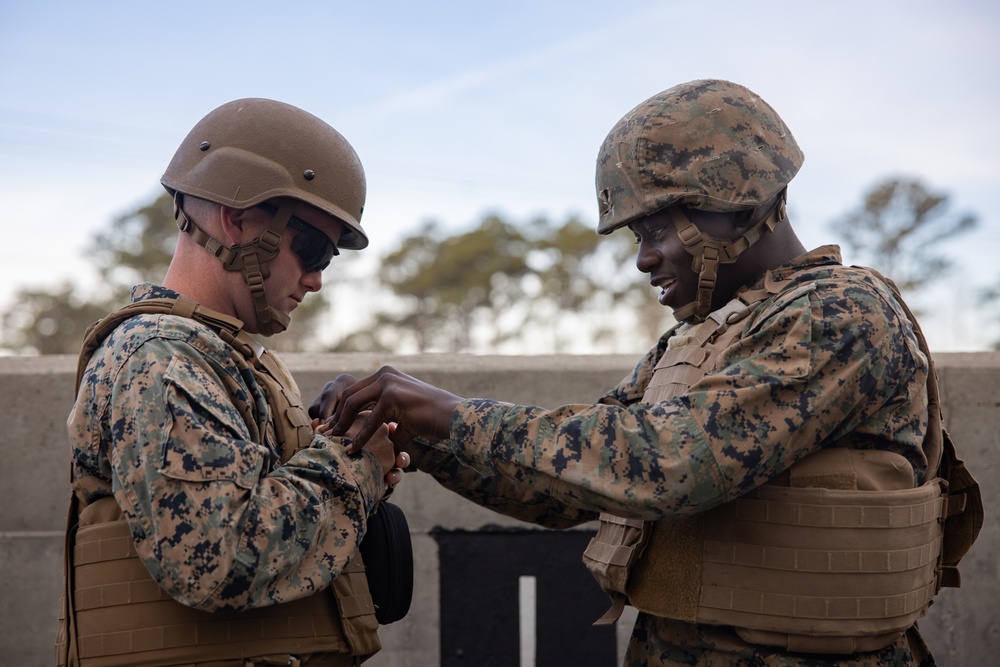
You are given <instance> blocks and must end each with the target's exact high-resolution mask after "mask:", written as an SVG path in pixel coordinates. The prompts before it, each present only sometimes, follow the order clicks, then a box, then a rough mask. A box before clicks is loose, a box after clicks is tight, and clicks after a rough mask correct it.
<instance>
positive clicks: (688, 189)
mask: <svg viewBox="0 0 1000 667" xmlns="http://www.w3.org/2000/svg"><path fill="white" fill-rule="evenodd" d="M803 159H804V156H803V154H802V151H801V150H800V149H799V147H798V144H796V143H795V138H794V137H793V136H792V133H791V131H790V130H789V129H788V127H787V126H786V125H785V123H784V121H782V120H781V118H780V117H779V116H778V114H777V113H776V112H775V111H774V109H772V108H771V107H770V106H769V105H768V104H767V102H765V101H764V100H762V99H761V98H760V97H759V96H757V95H756V94H755V93H753V92H752V91H750V90H748V89H747V88H745V87H743V86H740V85H738V84H735V83H730V82H729V81H720V80H714V79H708V80H699V81H691V82H689V83H684V84H681V85H679V86H674V87H673V88H670V89H668V90H665V91H663V92H662V93H659V94H657V95H654V96H653V97H651V98H649V99H648V100H646V101H645V102H643V103H642V104H640V105H639V106H637V107H636V108H635V109H633V110H632V111H630V112H629V113H627V114H626V115H625V116H624V117H623V118H622V119H621V120H619V121H618V123H617V124H616V125H615V126H614V127H613V128H612V129H611V132H610V133H608V136H607V138H606V139H605V140H604V143H603V144H602V145H601V150H600V153H599V154H598V158H597V179H596V180H597V200H598V206H599V209H600V220H599V222H598V226H597V231H598V232H599V233H601V234H610V233H611V232H612V231H614V230H616V229H618V228H619V227H622V226H624V225H627V224H629V223H630V222H633V221H635V220H637V219H639V218H642V217H644V216H647V215H651V214H653V213H657V212H658V211H662V210H664V209H666V210H667V212H668V213H669V215H670V217H671V219H672V220H673V222H674V225H675V226H676V228H677V231H678V233H679V235H680V238H681V240H682V241H683V243H684V246H685V248H686V249H687V251H688V252H689V253H691V255H692V256H693V257H694V260H693V264H692V267H693V270H694V271H696V272H697V273H698V274H699V280H698V297H697V300H696V301H694V302H692V303H690V304H687V305H685V306H683V307H681V308H679V309H677V310H676V311H675V312H674V316H675V317H676V318H677V319H678V320H687V319H693V320H694V321H701V320H703V319H704V318H705V317H706V316H707V315H708V313H709V311H710V308H711V302H712V292H713V290H714V289H715V281H716V276H717V272H718V265H719V264H720V263H721V264H730V263H732V262H735V261H736V258H737V257H738V256H739V254H740V253H742V252H743V251H744V250H746V249H747V248H748V247H750V246H751V245H752V244H753V243H754V242H756V241H757V239H758V238H760V234H761V233H763V231H764V230H765V228H766V230H767V231H770V230H772V229H774V226H775V225H776V224H778V222H780V221H781V220H783V219H784V218H785V206H784V204H785V188H786V187H787V185H788V183H789V181H791V180H792V178H793V177H794V176H795V174H796V173H797V172H798V170H799V168H800V167H801V166H802V162H803ZM769 202H773V207H772V208H771V209H770V210H769V211H768V213H767V215H766V216H764V217H763V218H762V219H761V220H760V221H759V222H757V223H756V224H755V225H754V226H753V227H752V228H751V229H750V230H748V231H747V232H746V233H745V234H743V235H742V236H741V237H740V238H738V239H735V240H729V239H717V238H713V237H710V236H707V235H703V234H702V233H701V231H700V230H699V229H698V228H697V227H696V226H695V225H694V224H693V223H691V221H690V220H689V219H688V217H687V216H686V215H685V214H684V211H683V210H682V209H681V208H680V205H683V206H687V207H691V208H696V209H701V210H705V211H718V212H736V211H744V210H748V209H754V208H757V207H758V206H762V205H764V204H768V203H769Z"/></svg>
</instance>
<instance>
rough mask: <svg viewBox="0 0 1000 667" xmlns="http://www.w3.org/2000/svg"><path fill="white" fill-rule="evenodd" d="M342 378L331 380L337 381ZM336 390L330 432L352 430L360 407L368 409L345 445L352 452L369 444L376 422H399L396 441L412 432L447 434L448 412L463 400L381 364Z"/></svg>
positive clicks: (433, 434) (401, 440)
mask: <svg viewBox="0 0 1000 667" xmlns="http://www.w3.org/2000/svg"><path fill="white" fill-rule="evenodd" d="M342 377H344V376H341V378H342ZM341 378H337V380H335V381H334V382H335V383H336V382H339V381H340V380H341ZM328 386H329V384H328ZM337 391H338V392H339V399H338V400H337V401H336V404H335V407H334V408H333V413H332V415H331V417H332V419H331V420H330V423H331V425H332V426H331V427H330V432H331V433H333V434H335V435H343V434H345V433H347V432H348V431H353V425H354V423H355V420H356V419H357V418H358V417H359V415H360V414H361V413H362V412H363V411H368V416H367V417H366V418H364V421H363V424H362V426H361V429H360V430H359V431H357V432H356V434H355V435H354V436H353V438H352V442H351V444H350V446H349V447H348V449H347V451H348V452H351V453H353V452H356V451H358V450H359V449H360V448H361V447H364V446H365V445H366V444H368V442H369V441H370V439H371V437H372V436H373V435H374V434H375V432H376V431H377V430H378V428H379V425H380V424H383V423H386V422H395V423H397V424H399V429H398V431H397V430H394V431H393V433H394V434H395V437H394V438H393V440H394V441H396V442H398V443H399V444H403V443H405V442H406V441H408V440H410V439H411V438H413V437H414V436H429V437H434V438H447V437H448V435H449V433H450V432H451V415H452V413H453V412H454V411H455V408H456V407H457V406H458V404H459V403H461V402H462V398H461V397H459V396H456V395H455V394H452V393H451V392H449V391H445V390H444V389H439V388H438V387H435V386H434V385H431V384H427V383H426V382H423V381H421V380H418V379H416V378H414V377H410V376H409V375H406V374H405V373H401V372H399V371H398V370H396V369H395V368H392V367H391V366H383V367H382V368H380V369H379V370H378V371H377V372H375V373H373V374H372V375H369V376H368V377H366V378H364V379H362V380H357V381H356V382H354V383H352V384H350V385H348V386H345V387H343V388H342V389H338V390H337ZM325 393H326V389H325V388H324V394H325Z"/></svg>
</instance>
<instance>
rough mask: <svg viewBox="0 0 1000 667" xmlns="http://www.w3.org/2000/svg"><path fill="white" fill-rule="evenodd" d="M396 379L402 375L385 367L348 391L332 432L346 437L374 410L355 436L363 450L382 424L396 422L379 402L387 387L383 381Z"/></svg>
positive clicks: (336, 410)
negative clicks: (359, 419)
mask: <svg viewBox="0 0 1000 667" xmlns="http://www.w3.org/2000/svg"><path fill="white" fill-rule="evenodd" d="M393 375H401V374H400V373H399V371H397V370H396V369H395V368H392V367H391V366H383V367H382V368H380V369H379V370H378V371H376V372H375V373H373V374H372V375H369V376H368V377H366V378H364V379H362V380H358V381H356V382H355V383H353V384H352V385H350V386H349V387H345V388H344V389H343V390H342V392H341V394H340V400H339V401H338V402H337V405H336V407H335V408H334V409H333V411H332V414H331V416H332V417H333V419H332V420H331V421H332V424H333V426H332V432H333V433H334V434H335V435H343V434H344V433H346V432H347V429H349V428H350V426H351V425H352V424H353V423H354V421H355V419H357V417H358V414H359V413H360V412H361V411H363V410H367V409H370V410H371V412H370V414H369V415H368V417H367V419H366V420H365V423H364V424H363V425H362V427H361V430H360V431H359V432H358V433H357V434H356V435H355V436H354V441H355V442H356V443H357V447H363V446H364V444H365V443H366V442H368V439H369V438H370V437H371V436H372V435H373V434H374V433H375V431H376V430H377V429H378V428H379V426H380V425H381V424H383V423H386V422H390V421H395V419H396V415H393V414H386V407H385V405H384V403H383V402H381V401H379V399H380V398H381V396H382V393H383V386H384V384H385V381H384V380H383V378H384V377H387V376H393Z"/></svg>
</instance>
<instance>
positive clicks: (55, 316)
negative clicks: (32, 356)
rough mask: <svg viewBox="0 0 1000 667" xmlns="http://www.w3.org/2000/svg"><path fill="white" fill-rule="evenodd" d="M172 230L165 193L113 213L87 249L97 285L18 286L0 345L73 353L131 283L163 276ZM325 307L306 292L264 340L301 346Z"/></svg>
mask: <svg viewBox="0 0 1000 667" xmlns="http://www.w3.org/2000/svg"><path fill="white" fill-rule="evenodd" d="M177 233H178V231H177V225H176V223H175V222H174V214H173V201H172V199H171V197H170V195H168V194H167V193H166V192H164V193H163V194H162V195H160V196H159V197H157V198H156V199H154V200H153V201H152V202H149V203H148V204H145V205H143V206H140V207H139V208H137V209H135V210H133V211H130V212H128V213H125V214H124V215H120V216H118V217H116V218H114V219H113V220H112V221H111V223H110V225H109V226H108V228H107V229H105V230H101V231H99V232H97V233H96V234H95V235H94V238H93V240H92V242H91V244H90V246H89V247H88V249H87V255H88V256H89V257H92V258H93V266H94V269H95V270H96V272H97V274H98V276H100V278H101V284H102V287H101V288H99V289H98V290H97V291H96V292H95V293H91V294H85V293H83V292H81V291H80V290H79V288H77V287H76V286H74V285H71V284H69V283H66V284H64V285H62V286H60V287H59V288H57V289H56V290H54V291H46V290H43V289H37V288H28V289H24V290H21V291H19V292H18V293H17V294H16V295H15V297H14V304H13V306H12V307H11V308H10V309H9V310H8V312H7V313H6V314H5V315H4V317H3V320H2V322H3V330H2V332H0V344H2V345H3V346H4V347H7V348H9V349H11V350H16V351H21V352H34V353H36V354H76V353H77V352H79V349H80V344H81V342H82V341H83V334H84V332H85V331H86V329H87V327H88V326H89V325H90V324H91V323H92V322H94V321H96V320H97V319H99V318H100V317H101V316H103V315H105V314H107V313H109V312H111V311H112V310H115V309H116V308H117V307H119V306H121V305H124V304H126V303H128V301H129V289H130V288H131V286H132V285H135V284H137V283H142V282H157V283H158V282H160V281H162V280H163V276H164V275H165V274H166V272H167V267H168V266H169V265H170V258H171V257H172V256H173V250H174V244H175V242H176V238H177ZM327 307H328V304H327V302H326V300H325V298H324V297H323V295H322V294H312V295H310V297H309V298H308V299H307V300H306V301H305V302H304V303H303V304H302V305H301V306H299V307H298V308H297V309H296V311H295V317H294V318H293V320H292V325H291V326H290V328H289V330H288V331H287V332H285V333H283V334H279V335H278V336H273V337H271V338H269V339H267V345H268V346H269V347H272V348H275V349H279V350H288V349H301V347H303V346H304V345H306V344H307V343H308V341H309V340H310V339H311V338H312V337H313V335H314V333H315V327H316V325H317V321H318V317H319V316H320V315H321V314H322V313H323V311H324V310H326V308H327Z"/></svg>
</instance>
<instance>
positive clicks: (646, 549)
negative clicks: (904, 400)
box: [584, 272, 983, 653]
mask: <svg viewBox="0 0 1000 667" xmlns="http://www.w3.org/2000/svg"><path fill="white" fill-rule="evenodd" d="M872 273H873V274H874V275H876V277H878V278H880V279H882V280H885V279H883V278H881V276H878V274H875V273H874V272H872ZM885 282H886V283H887V284H888V285H889V286H890V288H891V289H893V291H894V292H895V287H894V286H893V285H892V284H891V283H889V282H888V281H885ZM781 287H782V284H781V283H769V284H767V285H765V287H764V288H763V289H762V290H760V291H758V292H754V293H750V292H746V293H743V294H741V295H740V296H738V297H737V298H736V299H734V300H733V301H731V302H730V303H729V304H727V305H726V306H724V307H723V308H721V309H719V310H718V311H716V312H715V313H712V314H711V315H710V316H709V318H708V319H707V320H706V321H705V322H704V323H702V324H700V325H696V326H695V327H694V328H692V329H689V330H686V331H683V332H681V331H678V330H675V334H674V336H673V337H672V338H673V339H677V340H675V341H672V342H673V344H671V345H668V349H667V351H666V352H665V353H664V354H663V357H661V359H660V360H659V362H658V363H657V365H656V367H655V368H654V371H653V375H652V378H651V379H650V382H649V385H648V386H647V389H646V392H645V394H644V396H643V398H642V402H643V403H655V402H658V401H663V400H668V399H670V398H673V397H675V396H679V395H681V394H683V393H685V392H686V391H687V390H688V388H689V387H690V386H691V385H692V384H694V383H695V382H697V381H698V380H699V379H701V378H702V377H704V376H705V375H706V374H707V373H708V372H709V371H710V370H712V369H713V368H714V366H715V363H716V360H717V359H718V357H719V355H720V354H721V353H722V351H723V350H725V349H726V348H727V347H728V346H729V345H731V344H732V343H733V342H735V340H736V339H737V338H738V337H739V334H740V331H741V329H742V326H741V323H742V322H743V320H745V318H746V317H747V316H749V314H750V312H751V311H752V310H753V308H754V306H755V305H757V304H758V303H760V302H761V301H762V300H764V299H766V298H768V297H769V296H771V295H773V294H777V293H778V292H780V291H781ZM896 294H897V298H899V297H898V293H896ZM899 301H900V303H902V299H899ZM904 308H905V305H904ZM912 319H913V318H912V316H911V320H912ZM914 322H915V321H914ZM914 326H915V327H916V325H915V324H914ZM917 336H918V338H919V340H920V344H921V348H922V349H923V351H924V352H925V353H926V354H927V357H928V359H930V354H929V353H928V351H927V348H926V343H925V342H924V339H923V336H922V334H921V333H920V332H919V329H918V330H917ZM928 398H929V403H930V405H929V413H930V423H929V426H928V435H927V438H926V439H925V442H924V450H925V453H926V454H927V458H928V461H929V466H928V473H927V478H928V481H927V482H926V483H925V484H923V485H921V486H919V487H917V488H913V470H912V467H911V466H910V465H909V463H908V462H907V461H906V459H905V458H904V457H902V456H899V455H897V454H893V453H891V452H886V451H868V450H864V451H862V450H854V449H848V448H846V447H831V448H828V449H824V450H822V451H820V452H817V453H816V454H813V455H811V456H809V457H807V458H806V459H804V460H803V461H801V462H799V463H798V464H796V465H794V466H793V467H792V468H791V469H790V470H789V471H788V473H787V474H784V475H781V476H780V477H779V478H778V479H776V480H772V481H771V482H769V483H767V484H764V485H763V486H761V487H759V488H757V489H755V490H754V491H752V492H750V493H748V494H746V495H744V496H742V497H740V498H738V499H736V500H734V501H732V502H729V503H726V504H724V505H722V506H720V507H717V508H714V509H712V510H709V511H707V512H703V513H699V514H695V515H689V516H679V517H675V518H672V519H666V520H662V521H655V522H644V521H639V520H632V519H623V518H621V517H616V516H612V515H609V514H602V515H601V523H600V526H599V529H598V532H597V535H596V536H595V537H594V538H593V539H592V540H591V542H590V545H589V546H588V547H587V550H586V552H585V553H584V563H585V564H586V565H587V568H588V569H589V570H590V571H591V573H592V574H593V575H594V576H595V578H596V579H597V581H598V583H599V584H600V585H601V587H602V588H603V589H604V590H605V591H607V592H608V594H609V595H610V596H611V599H612V602H613V604H612V607H611V609H610V610H609V611H608V612H607V613H606V614H605V615H604V617H602V618H601V619H599V620H598V621H597V623H596V624H606V623H612V622H614V621H615V620H616V619H617V618H618V617H619V616H620V614H621V611H622V608H623V607H624V605H625V604H631V605H632V606H634V607H636V608H637V609H639V610H640V611H643V612H646V613H650V614H653V615H656V616H661V617H665V618H671V619H676V620H681V621H686V622H689V623H706V624H712V625H729V626H733V627H734V629H735V630H736V632H737V633H738V634H739V636H740V637H741V638H742V639H743V640H744V641H747V642H750V643H755V644H766V645H773V646H781V647H785V648H787V649H788V650H790V651H799V652H812V653H853V652H857V651H870V650H876V649H878V648H882V647H884V646H887V645H888V644H890V643H892V642H893V641H894V640H895V639H896V638H897V637H899V636H900V635H901V634H902V633H903V632H905V631H906V629H907V628H909V627H910V626H911V625H912V624H913V623H914V622H915V621H916V620H917V619H918V618H919V617H921V616H923V615H924V614H925V613H926V611H927V608H928V606H929V604H930V601H931V598H932V597H933V596H934V595H935V594H936V593H937V591H938V590H939V589H940V588H941V587H942V586H957V585H958V583H959V582H958V576H957V575H958V572H957V567H956V566H957V564H958V561H959V560H960V559H961V557H962V555H964V554H965V552H966V551H967V550H968V548H969V547H970V546H971V545H972V542H973V541H974V540H975V538H976V535H977V534H978V532H979V528H980V527H981V525H982V520H983V510H982V500H981V498H980V495H979V487H978V484H976V482H975V480H974V479H972V477H971V475H969V473H968V472H967V471H966V470H965V467H964V465H963V464H962V462H961V461H960V460H958V459H957V457H956V455H955V450H954V446H953V445H952V443H951V440H950V438H949V437H948V434H947V433H946V432H945V431H944V429H943V427H942V424H941V413H940V402H939V398H938V392H937V383H936V380H935V377H934V370H933V366H932V367H931V369H930V374H929V379H928Z"/></svg>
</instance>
